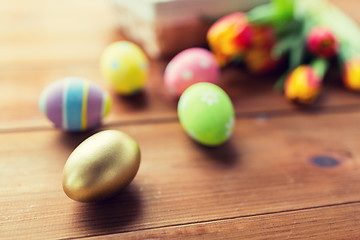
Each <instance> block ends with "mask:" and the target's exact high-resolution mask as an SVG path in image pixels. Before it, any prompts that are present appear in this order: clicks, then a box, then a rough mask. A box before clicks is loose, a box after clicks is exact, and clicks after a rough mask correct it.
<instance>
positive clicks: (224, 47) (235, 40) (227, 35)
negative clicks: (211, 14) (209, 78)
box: [207, 12, 252, 66]
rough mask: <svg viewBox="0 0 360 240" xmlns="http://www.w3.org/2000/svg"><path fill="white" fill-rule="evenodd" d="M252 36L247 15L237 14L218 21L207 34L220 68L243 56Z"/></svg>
mask: <svg viewBox="0 0 360 240" xmlns="http://www.w3.org/2000/svg"><path fill="white" fill-rule="evenodd" d="M251 35H252V33H251V28H250V25H249V23H248V20H247V17H246V15H245V14H244V13H242V12H236V13H232V14H229V15H227V16H225V17H222V18H220V19H219V20H218V21H216V22H215V23H214V24H213V25H212V26H211V28H210V29H209V31H208V33H207V40H208V43H209V46H210V49H211V50H212V52H213V53H214V55H215V57H216V59H217V60H218V62H219V64H220V66H224V65H226V64H228V63H229V62H231V61H233V60H234V59H236V58H240V57H242V56H243V53H244V51H245V50H246V48H247V47H248V46H249V44H250V42H251Z"/></svg>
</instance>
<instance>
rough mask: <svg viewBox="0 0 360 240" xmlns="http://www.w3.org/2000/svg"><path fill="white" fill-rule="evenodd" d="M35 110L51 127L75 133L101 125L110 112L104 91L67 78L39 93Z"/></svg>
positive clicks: (83, 81)
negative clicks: (51, 124) (39, 112)
mask: <svg viewBox="0 0 360 240" xmlns="http://www.w3.org/2000/svg"><path fill="white" fill-rule="evenodd" d="M39 107H40V111H41V112H42V113H43V114H44V115H46V116H47V118H48V119H49V120H50V121H51V122H53V123H54V125H55V127H57V128H61V129H64V130H66V131H70V132H78V131H85V130H88V129H92V128H95V127H96V126H98V125H100V124H101V120H102V119H103V118H104V117H105V116H106V115H107V114H108V113H109V112H110V109H111V98H110V96H109V94H108V93H107V92H106V91H104V90H103V89H101V88H100V87H99V86H97V85H96V84H94V83H92V82H89V81H88V80H86V79H83V78H78V77H68V78H63V79H60V80H58V81H55V82H53V83H52V84H50V85H49V86H48V87H46V88H45V89H44V90H43V92H42V93H41V95H40V100H39Z"/></svg>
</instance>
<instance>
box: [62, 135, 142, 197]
mask: <svg viewBox="0 0 360 240" xmlns="http://www.w3.org/2000/svg"><path fill="white" fill-rule="evenodd" d="M139 166H140V150H139V146H138V144H137V143H136V141H135V140H134V139H133V138H131V137H130V136H129V135H127V134H125V133H123V132H121V131H116V130H106V131H102V132H99V133H96V134H94V135H92V136H91V137H89V138H88V139H86V140H85V141H84V142H82V143H81V144H80V145H79V146H78V147H77V148H76V149H75V150H74V151H73V152H72V153H71V155H70V156H69V158H68V160H67V161H66V163H65V166H64V170H63V181H62V185H63V189H64V192H65V193H66V195H67V196H68V197H70V198H71V199H73V200H76V201H80V202H92V201H99V200H103V199H105V198H108V197H112V196H113V195H115V194H116V193H118V192H119V191H120V190H121V189H123V188H124V187H125V186H127V185H128V184H129V183H130V182H131V181H132V180H133V178H134V177H135V175H136V173H137V171H138V169H139Z"/></svg>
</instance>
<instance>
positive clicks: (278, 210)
mask: <svg viewBox="0 0 360 240" xmlns="http://www.w3.org/2000/svg"><path fill="white" fill-rule="evenodd" d="M0 3H1V4H0V6H1V7H0V110H1V111H0V112H1V114H0V156H1V157H0V206H1V210H0V239H7V238H9V239H74V238H87V237H89V238H91V239H96V238H101V239H102V238H108V239H119V238H121V239H360V228H359V224H360V141H359V140H360V131H359V122H360V96H359V95H358V94H354V93H350V92H348V91H346V90H345V89H344V88H343V87H342V86H341V84H340V83H338V81H339V77H336V75H334V77H332V80H333V81H332V83H330V84H327V86H326V87H325V89H324V91H323V94H322V96H321V98H320V99H319V101H317V103H316V104H315V105H314V106H313V107H311V108H309V109H307V110H300V109H298V108H296V107H295V106H293V105H291V104H289V103H288V102H286V101H285V100H284V98H283V96H282V95H280V94H277V93H275V92H273V91H272V84H273V83H274V77H273V76H270V77H258V78H254V77H251V76H249V75H247V74H244V73H243V72H242V71H241V70H238V69H227V70H224V71H223V73H222V77H221V86H222V87H223V88H224V89H225V91H227V92H228V93H229V95H230V97H231V98H232V100H233V102H234V106H235V109H236V115H237V118H236V129H235V132H234V135H233V137H232V138H231V140H230V141H229V142H227V143H226V144H224V145H222V146H220V147H217V148H205V147H202V146H200V145H198V144H196V143H194V142H193V141H192V140H190V138H189V137H188V136H187V135H186V134H185V132H184V131H183V129H182V128H181V126H180V124H179V122H178V120H177V114H176V102H175V101H173V100H171V99H170V98H169V96H168V95H167V93H166V91H165V89H164V87H163V84H162V81H163V80H162V71H163V70H164V67H165V66H166V61H152V62H151V76H150V78H149V80H148V83H147V87H146V90H145V91H144V92H143V93H142V94H140V95H137V96H135V97H133V98H122V97H118V96H116V95H115V94H112V97H113V100H114V108H113V111H112V113H111V114H110V116H109V117H108V118H106V119H105V121H104V125H103V127H102V129H119V130H122V131H125V132H127V133H128V134H130V135H131V136H133V137H134V138H135V139H136V140H137V141H138V142H139V145H140V147H141V151H142V156H143V157H142V163H141V166H140V170H139V172H138V175H137V176H136V178H135V180H134V181H133V182H132V183H131V184H130V185H129V186H128V187H127V188H126V189H125V190H124V191H123V192H121V193H120V194H119V195H118V196H117V197H116V198H113V199H110V200H108V201H105V202H102V203H94V204H84V203H78V202H75V201H72V200H71V199H69V198H68V197H67V196H66V195H65V194H64V192H63V190H62V186H61V177H62V169H63V166H64V163H65V161H66V159H67V157H68V156H69V154H70V153H71V152H72V150H73V149H74V148H75V147H76V146H77V145H78V144H79V143H80V142H81V141H83V140H84V139H85V138H86V137H88V136H90V135H91V134H92V133H83V134H69V133H64V132H62V131H60V130H57V129H54V128H53V127H52V125H51V124H50V122H49V121H48V120H47V119H46V118H45V117H44V116H42V115H41V114H40V112H39V110H38V106H37V103H38V97H39V94H40V92H41V91H42V89H43V88H44V87H45V86H47V85H48V84H49V83H51V82H52V81H54V80H56V79H58V78H61V77H66V76H81V77H85V78H89V79H91V80H92V81H95V82H97V83H98V84H100V85H101V86H103V87H107V86H106V83H105V82H104V80H103V79H102V77H101V76H100V73H99V69H98V59H99V56H100V54H101V52H102V50H103V49H104V47H105V46H106V45H107V44H109V43H110V42H113V41H115V40H119V39H121V37H120V35H119V33H118V32H117V30H116V28H115V24H114V18H113V12H112V11H111V8H110V6H109V5H108V2H107V1H104V0H91V1H87V0H76V1H70V0H63V1H55V0H34V1H23V0H11V1H8V0H1V1H0ZM336 3H337V4H338V5H339V6H340V7H341V8H342V9H344V10H345V11H346V12H348V13H349V14H350V15H352V16H353V17H355V18H356V20H357V21H358V22H360V17H359V15H358V9H359V7H360V3H359V2H358V1H355V0H347V1H340V0H337V1H336ZM99 130H101V129H97V130H96V131H99Z"/></svg>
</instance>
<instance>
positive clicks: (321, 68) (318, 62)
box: [310, 58, 329, 79]
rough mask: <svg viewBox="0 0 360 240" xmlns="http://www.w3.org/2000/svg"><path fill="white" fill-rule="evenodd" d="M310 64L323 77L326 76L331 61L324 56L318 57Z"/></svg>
mask: <svg viewBox="0 0 360 240" xmlns="http://www.w3.org/2000/svg"><path fill="white" fill-rule="evenodd" d="M310 65H311V66H312V67H313V68H314V70H315V72H316V73H317V74H318V75H319V76H320V78H321V79H323V78H324V75H325V73H326V71H327V70H328V68H329V63H328V61H326V60H325V59H324V58H316V59H315V60H313V61H312V62H311V63H310Z"/></svg>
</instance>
